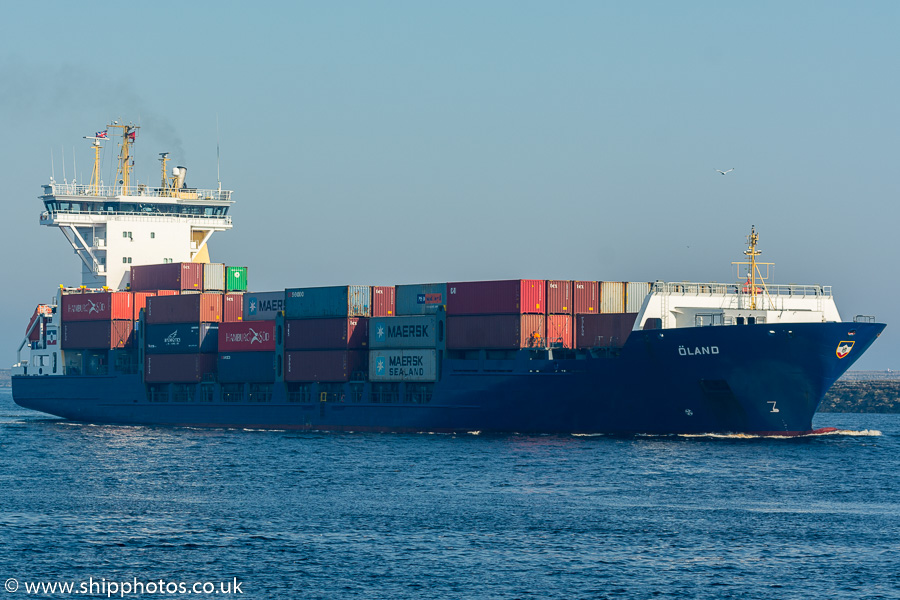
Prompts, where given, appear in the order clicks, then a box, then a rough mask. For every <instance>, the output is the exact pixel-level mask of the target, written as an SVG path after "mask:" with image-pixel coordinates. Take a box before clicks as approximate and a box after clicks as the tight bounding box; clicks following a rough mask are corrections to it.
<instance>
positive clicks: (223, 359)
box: [218, 351, 276, 383]
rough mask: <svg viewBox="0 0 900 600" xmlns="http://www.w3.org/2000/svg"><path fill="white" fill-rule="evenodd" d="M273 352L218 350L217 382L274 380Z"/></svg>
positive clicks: (262, 381)
mask: <svg viewBox="0 0 900 600" xmlns="http://www.w3.org/2000/svg"><path fill="white" fill-rule="evenodd" d="M275 361H276V355H275V352H274V351H273V352H219V376H218V377H219V383H245V382H246V383H271V382H273V381H275Z"/></svg>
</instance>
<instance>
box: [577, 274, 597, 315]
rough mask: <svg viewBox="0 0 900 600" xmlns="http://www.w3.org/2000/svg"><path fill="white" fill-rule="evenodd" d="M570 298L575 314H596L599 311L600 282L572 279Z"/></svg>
mask: <svg viewBox="0 0 900 600" xmlns="http://www.w3.org/2000/svg"><path fill="white" fill-rule="evenodd" d="M572 299H573V302H572V304H573V305H574V308H575V314H576V315H596V314H597V313H599V312H600V284H599V283H598V282H596V281H573V282H572Z"/></svg>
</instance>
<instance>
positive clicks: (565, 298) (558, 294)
mask: <svg viewBox="0 0 900 600" xmlns="http://www.w3.org/2000/svg"><path fill="white" fill-rule="evenodd" d="M547 314H548V315H571V314H572V282H571V281H564V280H560V279H555V280H554V279H551V280H549V281H547Z"/></svg>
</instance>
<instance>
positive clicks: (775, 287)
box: [650, 281, 832, 298]
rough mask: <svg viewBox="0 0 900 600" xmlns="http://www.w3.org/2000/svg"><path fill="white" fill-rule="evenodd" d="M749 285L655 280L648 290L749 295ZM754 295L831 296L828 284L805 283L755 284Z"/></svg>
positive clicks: (675, 292) (663, 292) (669, 292)
mask: <svg viewBox="0 0 900 600" xmlns="http://www.w3.org/2000/svg"><path fill="white" fill-rule="evenodd" d="M749 288H750V286H749V285H748V284H746V283H716V282H710V283H694V282H686V281H680V282H668V281H657V282H655V283H654V284H653V285H652V286H651V288H650V291H651V292H654V293H659V294H670V295H671V294H681V295H684V296H749V295H750V289H749ZM756 288H757V291H756V295H757V296H759V295H763V294H765V293H768V295H769V296H791V297H795V298H810V297H813V298H816V297H831V295H832V294H831V286H830V285H806V284H794V283H789V284H767V285H766V286H765V288H763V286H762V284H759V283H757V284H756Z"/></svg>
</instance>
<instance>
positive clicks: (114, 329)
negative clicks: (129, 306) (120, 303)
mask: <svg viewBox="0 0 900 600" xmlns="http://www.w3.org/2000/svg"><path fill="white" fill-rule="evenodd" d="M133 333H134V322H133V321H132V320H131V319H128V320H126V321H63V323H62V327H61V331H60V335H59V337H60V338H61V339H60V344H61V346H62V349H63V350H69V349H79V350H112V349H113V348H131V346H132V342H133V339H134V336H133Z"/></svg>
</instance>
